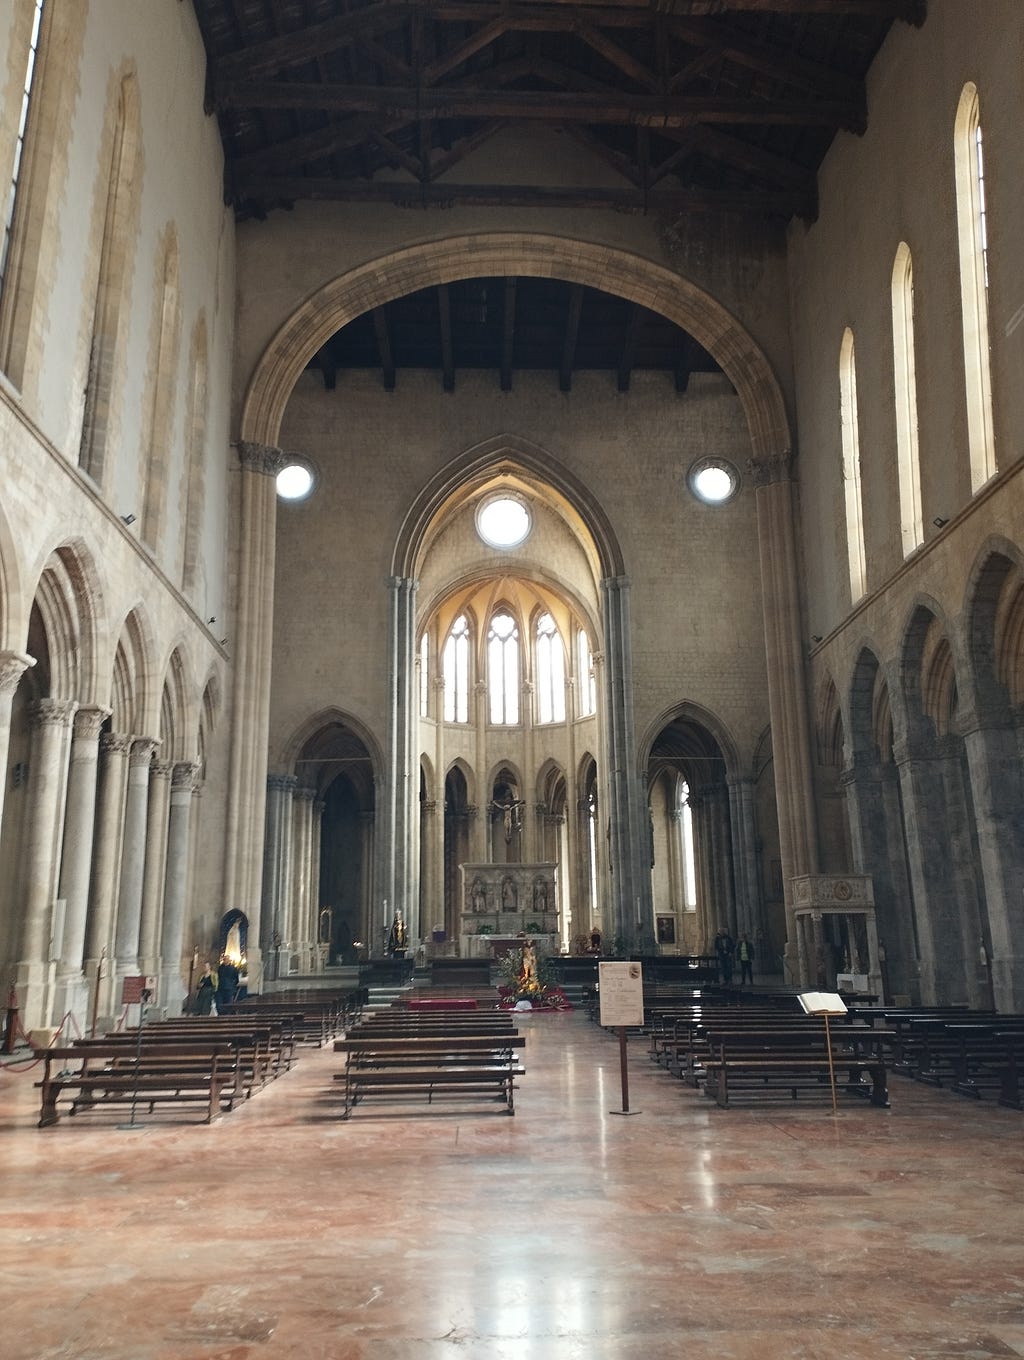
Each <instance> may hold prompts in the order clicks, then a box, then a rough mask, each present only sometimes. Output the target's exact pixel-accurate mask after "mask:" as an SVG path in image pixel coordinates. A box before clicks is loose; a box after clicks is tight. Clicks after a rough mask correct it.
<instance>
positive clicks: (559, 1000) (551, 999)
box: [498, 941, 571, 1010]
mask: <svg viewBox="0 0 1024 1360" xmlns="http://www.w3.org/2000/svg"><path fill="white" fill-rule="evenodd" d="M528 945H529V952H530V954H531V955H532V959H530V958H528V957H526V955H527V945H524V946H523V948H522V949H510V950H509V951H508V953H507V954H505V955H504V957H503V958H502V959H501V960H500V962H499V964H498V972H499V975H500V977H501V979H502V980H501V983H500V984H499V986H498V995H499V997H500V998H501V1004H502V1005H504V1006H510V1007H511V1006H516V1005H518V1003H519V1002H521V1001H528V1002H529V1003H530V1005H531V1007H533V1006H536V1007H543V1008H544V1009H547V1010H570V1009H571V1006H570V1003H569V1001H568V1000H567V999H566V996H565V993H564V992H563V991H562V989H561V987H558V986H555V985H554V984H553V983H552V981H551V969H550V965H549V963H548V961H547V960H546V959H544V960H539V961H538V960H537V957H536V955H535V954H533V950H532V941H530V942H528Z"/></svg>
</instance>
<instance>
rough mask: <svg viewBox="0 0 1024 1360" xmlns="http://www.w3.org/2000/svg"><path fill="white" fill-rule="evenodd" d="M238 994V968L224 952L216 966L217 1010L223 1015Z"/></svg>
mask: <svg viewBox="0 0 1024 1360" xmlns="http://www.w3.org/2000/svg"><path fill="white" fill-rule="evenodd" d="M237 995H238V969H237V968H236V967H235V965H234V964H233V963H232V962H231V960H230V959H229V958H228V956H227V955H226V954H225V955H224V957H223V958H222V959H221V961H220V964H219V965H218V968H217V1011H218V1014H220V1015H223V1014H224V1013H225V1012H226V1010H227V1008H228V1007H229V1006H230V1005H231V1003H232V1001H234V1000H235V998H236V997H237Z"/></svg>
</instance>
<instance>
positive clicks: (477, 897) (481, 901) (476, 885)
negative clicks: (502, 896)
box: [469, 878, 487, 911]
mask: <svg viewBox="0 0 1024 1360" xmlns="http://www.w3.org/2000/svg"><path fill="white" fill-rule="evenodd" d="M469 903H470V907H471V908H472V910H473V911H486V910H487V893H486V891H485V889H484V885H483V882H482V880H481V879H479V878H474V879H473V886H472V888H471V889H470V893H469Z"/></svg>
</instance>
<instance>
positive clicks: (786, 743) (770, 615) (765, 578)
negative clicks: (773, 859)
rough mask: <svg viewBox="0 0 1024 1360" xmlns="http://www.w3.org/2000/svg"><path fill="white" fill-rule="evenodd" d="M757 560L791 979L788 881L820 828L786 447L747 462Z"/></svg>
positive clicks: (804, 863) (811, 850)
mask: <svg viewBox="0 0 1024 1360" xmlns="http://www.w3.org/2000/svg"><path fill="white" fill-rule="evenodd" d="M749 471H750V474H751V476H752V478H753V481H754V486H755V488H756V491H755V503H756V507H757V537H758V544H759V548H760V557H761V600H762V609H763V613H764V641H765V655H766V659H767V662H768V708H769V712H770V715H771V725H772V757H773V765H774V773H775V800H776V804H777V806H778V814H779V851H780V855H781V857H782V880H783V884H784V892H785V906H786V953H785V972H786V981H787V982H795V981H796V980H797V977H798V973H799V968H798V963H797V958H796V950H795V939H796V933H795V924H794V916H793V887H792V879H793V878H794V877H796V876H798V875H802V874H813V873H817V871H818V828H817V813H816V809H815V802H814V779H813V772H812V765H811V745H810V728H809V720H808V706H807V674H806V670H805V664H806V654H805V653H806V648H805V645H804V640H803V632H804V630H803V626H802V618H801V609H800V577H799V570H798V552H797V537H796V523H795V512H794V505H793V480H792V478H793V470H792V456H791V454H790V453H789V452H786V453H783V454H779V455H778V456H776V457H774V458H770V459H763V460H758V461H754V462H751V464H750V465H749Z"/></svg>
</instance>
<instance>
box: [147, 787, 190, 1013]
mask: <svg viewBox="0 0 1024 1360" xmlns="http://www.w3.org/2000/svg"><path fill="white" fill-rule="evenodd" d="M198 774H199V766H198V765H191V764H187V763H183V764H180V765H175V766H174V769H173V771H172V774H171V791H170V798H169V804H170V806H169V808H168V814H167V852H166V855H165V858H164V863H165V871H164V889H163V893H164V910H163V919H162V921H161V923H160V982H159V986H158V991H157V997H158V999H159V1002H160V1005H161V1006H166V1007H167V1010H168V1012H169V1014H171V1015H179V1014H180V1013H181V1010H182V1003H183V1001H184V998H185V995H186V993H187V991H188V982H187V972H186V971H185V968H184V966H183V962H184V961H183V954H184V945H185V939H184V935H185V906H186V903H187V901H188V884H189V859H190V843H191V837H192V796H193V793H194V792H195V787H196V778H197V776H198Z"/></svg>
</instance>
